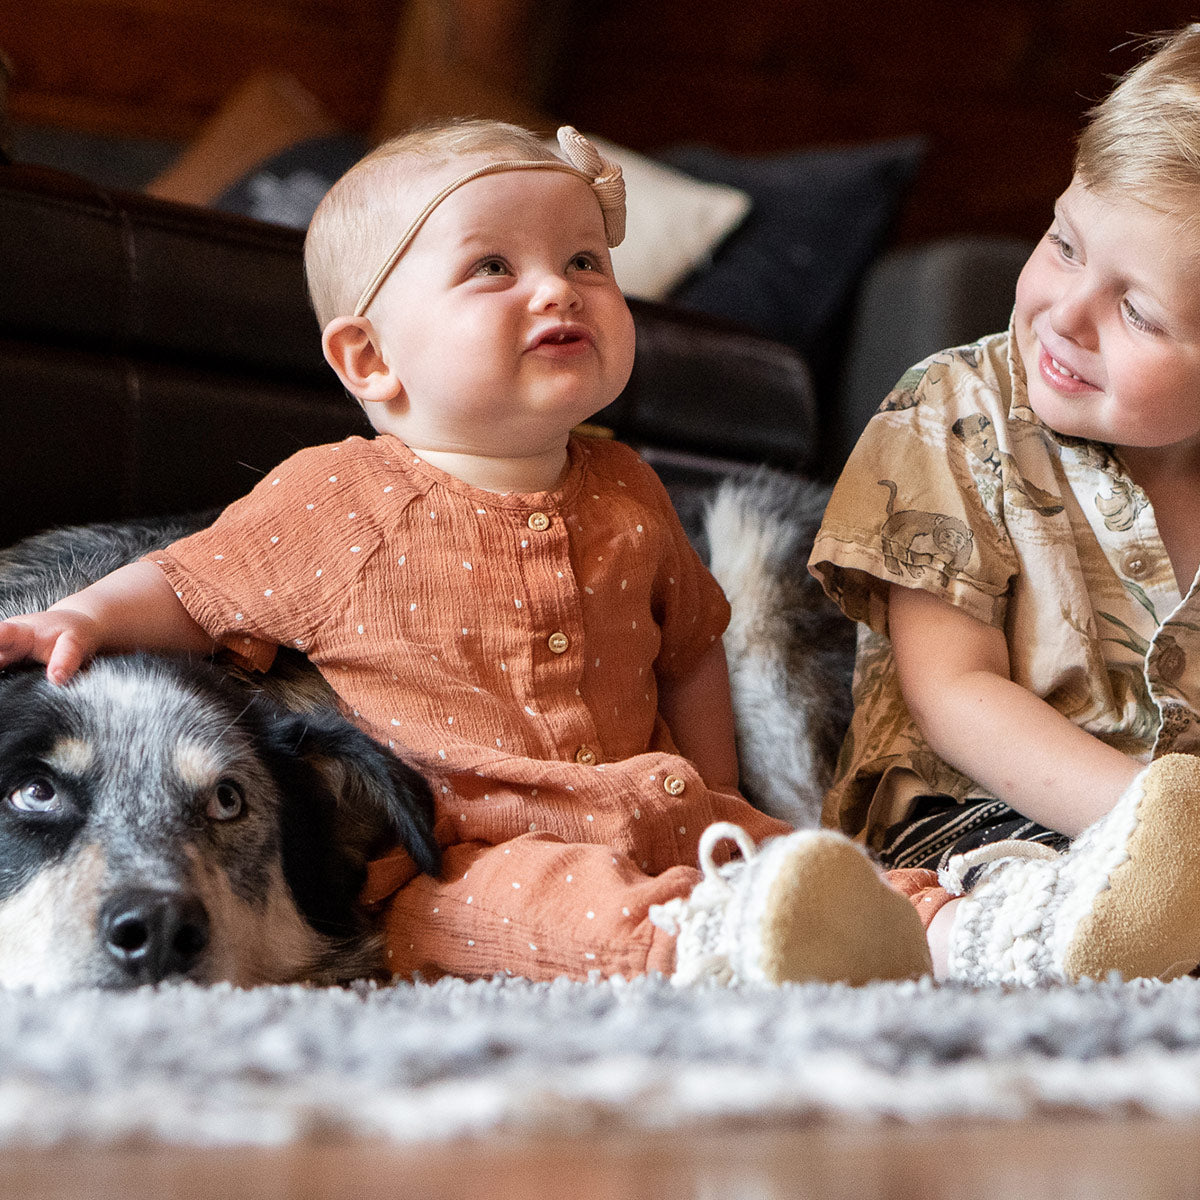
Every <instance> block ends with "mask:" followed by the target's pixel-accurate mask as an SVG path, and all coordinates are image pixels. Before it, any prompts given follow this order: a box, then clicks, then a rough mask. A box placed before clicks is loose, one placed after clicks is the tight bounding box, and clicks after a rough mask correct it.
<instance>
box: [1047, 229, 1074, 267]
mask: <svg viewBox="0 0 1200 1200" xmlns="http://www.w3.org/2000/svg"><path fill="white" fill-rule="evenodd" d="M1046 240H1047V241H1048V242H1050V244H1051V245H1053V246H1057V247H1058V252H1059V254H1061V255H1062V256H1063V258H1065V259H1066V260H1067V261H1068V262H1074V261H1075V247H1074V246H1072V245H1071V243H1070V242H1068V241H1065V240H1064V239H1063V237H1062V236H1061V235H1060V234H1057V233H1048V234H1046Z"/></svg>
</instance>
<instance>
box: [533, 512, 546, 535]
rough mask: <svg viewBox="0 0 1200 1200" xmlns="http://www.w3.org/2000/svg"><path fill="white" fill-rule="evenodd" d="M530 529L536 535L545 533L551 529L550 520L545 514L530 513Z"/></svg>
mask: <svg viewBox="0 0 1200 1200" xmlns="http://www.w3.org/2000/svg"><path fill="white" fill-rule="evenodd" d="M529 528H530V529H532V530H533V531H534V533H545V532H546V530H547V529H549V528H550V518H549V517H548V516H546V514H545V513H544V512H535V513H530V514H529Z"/></svg>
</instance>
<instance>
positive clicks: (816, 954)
mask: <svg viewBox="0 0 1200 1200" xmlns="http://www.w3.org/2000/svg"><path fill="white" fill-rule="evenodd" d="M780 840H781V842H783V843H784V847H786V852H785V853H783V854H781V855H780V857H779V861H778V863H777V864H775V869H774V872H773V877H772V878H771V879H770V880H769V881H768V882H767V883H766V887H765V889H764V904H763V909H762V912H761V914H760V920H761V924H760V925H759V931H760V938H761V941H760V945H759V954H758V960H759V968H760V970H761V972H762V975H763V982H766V983H786V982H796V983H800V982H809V981H823V982H827V983H849V984H854V985H859V984H865V983H870V982H872V981H873V980H877V979H917V978H919V977H920V976H922V975H929V974H931V973H932V971H933V964H932V963H931V961H930V958H929V946H928V944H927V942H926V940H925V930H924V929H923V928H922V926H921V921H920V918H919V917H918V916H917V912H916V909H915V908H913V906H912V904H911V902H910V901H909V900H908V898H907V897H905V896H902V895H901V894H900V893H899V892H897V891H896V890H895V889H893V888H891V887H889V886H888V884H887V883H886V882H885V880H884V879H883V877H882V876H881V875H880V873H879V872H878V870H876V868H875V867H874V865H873V864H872V863H871V862H870V860H869V859H868V858H867V856H866V855H865V854H864V853H863V852H862V850H860V849H859V847H858V846H857V845H855V844H854V843H853V842H850V841H848V840H847V839H846V838H844V837H842V836H841V835H840V834H837V833H833V832H829V831H823V832H814V833H812V834H809V835H808V836H806V837H804V836H800V835H795V834H793V835H792V836H790V837H788V838H785V839H780ZM784 847H781V849H784ZM764 865H765V864H764Z"/></svg>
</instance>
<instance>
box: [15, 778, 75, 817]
mask: <svg viewBox="0 0 1200 1200" xmlns="http://www.w3.org/2000/svg"><path fill="white" fill-rule="evenodd" d="M8 802H9V804H11V805H12V806H13V808H16V809H19V810H20V811H21V812H31V813H46V812H58V810H59V809H60V808H62V800H61V798H60V797H59V794H58V792H57V791H55V789H54V785H53V784H52V783H51V782H50V781H49V780H48V779H42V778H40V777H39V778H36V779H31V780H30V781H29V782H28V783H25V784H22V785H21V786H20V787H19V788H17V790H16V791H14V792H9V794H8Z"/></svg>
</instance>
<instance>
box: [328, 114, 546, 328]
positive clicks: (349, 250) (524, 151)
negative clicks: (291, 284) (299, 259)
mask: <svg viewBox="0 0 1200 1200" xmlns="http://www.w3.org/2000/svg"><path fill="white" fill-rule="evenodd" d="M482 156H486V157H495V158H497V159H500V158H523V159H529V160H532V161H535V162H554V161H556V160H557V158H558V156H557V155H556V154H554V152H553V151H552V150H550V148H549V147H548V146H547V145H546V143H544V142H543V141H542V140H541V139H540V138H539V137H538V136H537V135H536V134H533V133H531V132H530V131H529V130H528V129H522V128H521V127H520V126H519V125H508V124H505V123H504V122H502V121H484V120H462V121H453V122H450V123H446V124H438V125H430V126H424V127H420V128H417V129H412V130H410V131H409V132H407V133H403V134H401V135H400V136H399V137H394V138H392V139H390V140H389V141H386V142H384V143H383V144H382V145H380V146H377V147H376V148H375V149H374V150H372V151H371V152H370V153H369V154H367V155H366V156H365V157H364V158H362V159H360V160H359V161H358V162H357V163H355V164H354V166H352V167H351V168H350V170H349V171H347V172H346V173H345V175H343V176H342V177H341V178H340V179H339V180H338V181H337V183H335V184H334V185H333V187H331V188H330V189H329V191H328V193H327V194H326V196H325V198H324V199H323V200H322V201H321V203H320V204H319V205H318V206H317V211H316V212H315V213H314V214H313V218H312V221H311V222H310V224H309V227H308V234H307V236H306V237H305V239H304V272H305V276H306V278H307V280H308V294H309V298H310V299H311V300H312V306H313V309H314V310H315V311H316V314H317V320H318V321H319V322H320V325H321V328H322V329H324V328H325V326H326V325H327V324H328V323H329V322H330V321H331V320H333V318H334V317H338V316H349V315H350V314H351V313H353V311H354V305H355V302H356V301H357V300H358V297H359V295H360V293H361V292H362V290H363V288H364V287H365V286H366V283H367V281H368V280H369V279H370V278H371V277H372V275H374V273H375V272H376V270H377V269H378V267H379V264H380V262H381V261H382V260H383V259H385V258H386V257H387V255H388V254H389V253H390V252H391V250H392V248H393V246H394V245H395V243H396V238H397V237H398V236H399V234H400V233H401V232H403V230H404V228H405V226H407V225H408V223H409V221H410V220H411V219H412V217H413V216H414V215H415V212H411V213H401V212H400V211H399V209H398V207H397V205H396V204H394V203H392V202H391V195H392V194H393V193H394V191H395V189H396V186H397V184H398V183H399V182H400V181H401V180H402V179H404V178H406V177H408V176H413V175H419V174H422V173H424V172H426V171H429V170H432V169H434V168H437V167H440V166H442V165H443V164H444V163H447V162H450V161H451V160H452V159H455V158H467V157H482ZM419 207H420V206H419V205H418V208H419Z"/></svg>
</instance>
